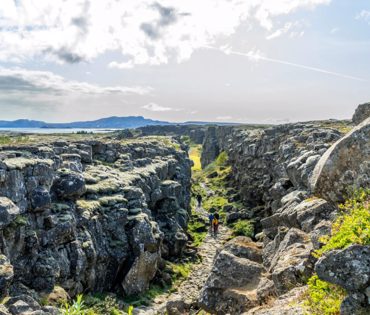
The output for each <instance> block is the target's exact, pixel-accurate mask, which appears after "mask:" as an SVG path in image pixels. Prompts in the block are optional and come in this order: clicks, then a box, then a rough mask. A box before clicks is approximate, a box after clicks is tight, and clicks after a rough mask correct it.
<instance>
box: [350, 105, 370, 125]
mask: <svg viewBox="0 0 370 315" xmlns="http://www.w3.org/2000/svg"><path fill="white" fill-rule="evenodd" d="M369 117H370V103H365V104H360V105H358V106H357V108H356V111H355V113H354V114H353V117H352V122H353V123H354V124H355V125H358V124H360V123H362V122H363V121H364V120H365V119H367V118H369Z"/></svg>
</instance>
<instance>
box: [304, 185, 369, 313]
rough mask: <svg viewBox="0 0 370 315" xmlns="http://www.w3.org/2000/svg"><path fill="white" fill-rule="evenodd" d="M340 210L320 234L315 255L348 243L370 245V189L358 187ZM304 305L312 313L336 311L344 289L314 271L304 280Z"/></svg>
mask: <svg viewBox="0 0 370 315" xmlns="http://www.w3.org/2000/svg"><path fill="white" fill-rule="evenodd" d="M340 208H341V210H342V213H341V214H340V215H339V216H338V218H337V219H336V220H335V222H334V224H333V226H332V231H331V236H325V237H322V238H321V240H320V241H321V242H322V243H324V246H323V247H322V248H321V249H319V250H317V251H316V253H315V255H316V256H317V257H319V256H321V255H323V254H324V253H325V252H328V251H331V250H333V249H344V248H346V247H348V246H350V245H352V244H362V245H370V190H369V189H361V190H359V191H356V192H354V193H353V195H352V196H351V197H350V198H349V199H348V200H347V201H346V202H345V204H344V205H341V206H340ZM307 284H308V292H307V297H306V299H305V302H304V303H305V305H306V307H307V309H308V311H309V313H308V314H313V315H321V314H328V315H337V314H338V315H339V313H340V311H339V309H340V304H341V302H342V300H343V298H344V297H345V296H346V292H345V290H343V289H342V288H340V287H339V286H336V285H334V284H331V283H328V282H325V281H322V280H320V279H319V278H318V276H317V275H316V274H315V275H313V276H312V277H311V278H310V279H309V280H308V283H307Z"/></svg>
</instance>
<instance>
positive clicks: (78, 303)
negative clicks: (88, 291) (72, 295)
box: [60, 294, 94, 315]
mask: <svg viewBox="0 0 370 315" xmlns="http://www.w3.org/2000/svg"><path fill="white" fill-rule="evenodd" d="M60 311H61V313H62V314H63V315H85V314H86V315H87V314H88V315H90V314H91V315H93V314H94V313H91V312H88V310H87V309H86V307H85V303H84V301H83V295H82V294H79V295H77V298H76V299H75V300H74V301H73V302H72V303H68V302H65V303H64V305H63V307H62V308H61V310H60Z"/></svg>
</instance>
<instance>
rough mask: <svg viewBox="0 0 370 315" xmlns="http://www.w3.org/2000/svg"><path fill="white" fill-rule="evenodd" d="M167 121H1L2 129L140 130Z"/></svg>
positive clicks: (135, 119)
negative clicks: (139, 128)
mask: <svg viewBox="0 0 370 315" xmlns="http://www.w3.org/2000/svg"><path fill="white" fill-rule="evenodd" d="M169 124H170V123H169V122H167V121H160V120H152V119H147V118H144V117H142V116H128V117H115V116H113V117H107V118H101V119H98V120H92V121H76V122H70V123H47V122H44V121H36V120H28V119H19V120H14V121H4V120H0V128H93V129H97V128H138V127H144V126H156V125H169Z"/></svg>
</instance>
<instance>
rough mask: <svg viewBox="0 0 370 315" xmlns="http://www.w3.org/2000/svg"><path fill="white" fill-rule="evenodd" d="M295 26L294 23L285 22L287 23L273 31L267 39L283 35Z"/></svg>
mask: <svg viewBox="0 0 370 315" xmlns="http://www.w3.org/2000/svg"><path fill="white" fill-rule="evenodd" d="M292 26H293V23H290V22H289V23H285V25H284V26H283V27H282V28H279V29H277V30H276V31H275V32H273V33H271V34H270V35H268V36H267V37H266V39H267V40H270V39H274V38H278V37H280V36H281V35H283V34H285V33H287V32H288V31H289V30H290V29H291V27H292Z"/></svg>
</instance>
